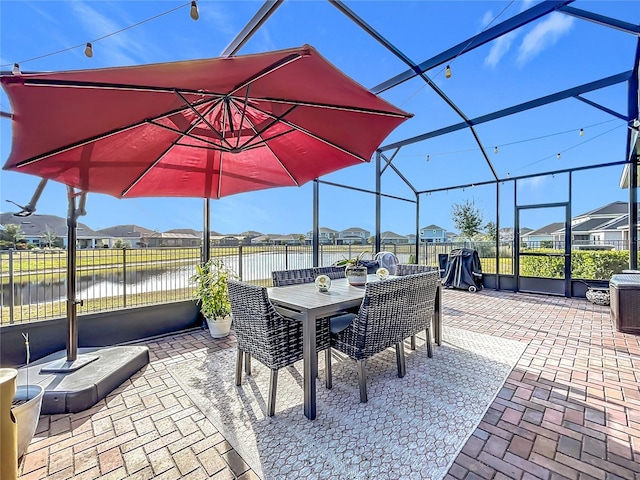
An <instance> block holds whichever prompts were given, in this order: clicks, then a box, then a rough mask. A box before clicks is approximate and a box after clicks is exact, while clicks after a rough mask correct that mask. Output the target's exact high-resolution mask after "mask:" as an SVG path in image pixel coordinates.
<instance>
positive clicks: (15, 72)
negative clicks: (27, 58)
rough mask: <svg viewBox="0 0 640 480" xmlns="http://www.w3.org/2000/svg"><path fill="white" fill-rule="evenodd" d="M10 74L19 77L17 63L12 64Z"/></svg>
mask: <svg viewBox="0 0 640 480" xmlns="http://www.w3.org/2000/svg"><path fill="white" fill-rule="evenodd" d="M11 73H12V74H13V75H20V65H18V64H17V63H14V64H13V69H12V70H11Z"/></svg>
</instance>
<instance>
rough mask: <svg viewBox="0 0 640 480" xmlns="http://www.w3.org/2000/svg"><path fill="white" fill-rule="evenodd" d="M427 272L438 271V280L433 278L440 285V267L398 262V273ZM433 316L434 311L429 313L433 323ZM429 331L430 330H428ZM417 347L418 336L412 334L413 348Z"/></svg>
mask: <svg viewBox="0 0 640 480" xmlns="http://www.w3.org/2000/svg"><path fill="white" fill-rule="evenodd" d="M427 272H438V277H437V278H438V280H437V281H436V280H435V278H434V279H433V280H432V281H433V282H434V283H435V284H436V287H437V285H438V282H439V281H440V269H439V267H435V266H432V265H416V264H414V263H400V264H398V268H397V270H396V275H413V274H416V273H427ZM434 302H435V299H434ZM434 309H435V303H434ZM432 318H433V313H431V314H429V315H428V317H427V322H429V324H430V323H431V320H432ZM427 333H429V332H427ZM415 349H416V336H415V335H412V336H411V350H415Z"/></svg>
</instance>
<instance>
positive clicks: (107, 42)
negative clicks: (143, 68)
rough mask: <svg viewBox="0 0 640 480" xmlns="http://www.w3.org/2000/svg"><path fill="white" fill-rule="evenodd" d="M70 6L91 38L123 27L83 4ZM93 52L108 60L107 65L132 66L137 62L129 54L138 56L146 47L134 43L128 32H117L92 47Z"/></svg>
mask: <svg viewBox="0 0 640 480" xmlns="http://www.w3.org/2000/svg"><path fill="white" fill-rule="evenodd" d="M72 5H73V7H72V8H73V13H74V15H75V16H76V18H77V19H78V20H79V22H80V23H81V24H82V26H83V27H84V29H85V31H87V32H89V33H90V36H91V38H100V37H102V36H105V35H109V34H111V33H113V32H117V31H119V30H121V29H122V28H124V27H125V26H124V25H119V24H117V23H116V22H114V21H113V20H111V19H110V18H108V17H106V16H105V15H103V14H101V13H100V12H98V11H97V10H95V9H94V8H93V7H91V6H89V5H88V4H87V3H85V2H73V4H72ZM93 50H94V52H96V53H97V52H98V51H99V54H100V56H101V57H102V58H106V59H108V60H107V63H108V64H111V65H134V64H136V63H138V62H136V61H135V60H134V57H133V56H132V55H130V54H129V52H137V53H138V54H139V53H140V52H144V51H146V47H144V46H142V45H140V44H139V42H137V41H135V40H134V37H133V36H132V35H131V34H130V33H129V32H119V33H118V34H117V35H113V36H110V37H108V38H105V39H104V40H101V41H100V42H99V43H96V44H95V45H93ZM137 56H139V55H137Z"/></svg>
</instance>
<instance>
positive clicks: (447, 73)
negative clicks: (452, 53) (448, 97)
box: [444, 65, 451, 78]
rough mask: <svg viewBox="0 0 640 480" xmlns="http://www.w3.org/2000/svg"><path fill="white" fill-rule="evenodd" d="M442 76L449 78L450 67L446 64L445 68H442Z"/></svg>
mask: <svg viewBox="0 0 640 480" xmlns="http://www.w3.org/2000/svg"><path fill="white" fill-rule="evenodd" d="M444 78H451V67H449V65H447V68H445V70H444Z"/></svg>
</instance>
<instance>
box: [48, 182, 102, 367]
mask: <svg viewBox="0 0 640 480" xmlns="http://www.w3.org/2000/svg"><path fill="white" fill-rule="evenodd" d="M67 193H68V197H69V199H68V201H69V209H68V212H67V345H66V346H67V357H66V359H60V360H54V361H53V362H51V363H49V364H48V365H46V366H45V367H43V368H42V370H41V372H43V373H68V372H73V371H75V370H78V369H79V368H81V367H84V366H85V365H87V364H88V363H91V362H93V361H94V360H97V359H98V358H99V357H97V356H95V355H80V356H78V313H77V307H78V303H80V304H81V305H82V300H80V301H78V300H77V299H76V266H77V263H76V241H77V238H78V237H77V226H78V217H79V216H80V215H85V214H86V212H85V209H84V206H85V202H86V198H87V194H86V193H82V194H81V195H80V205H79V207H78V208H76V196H77V194H76V192H75V191H74V189H73V188H71V187H67Z"/></svg>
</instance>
